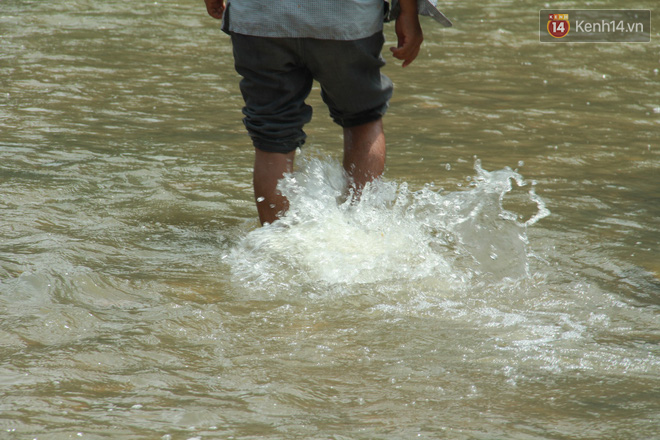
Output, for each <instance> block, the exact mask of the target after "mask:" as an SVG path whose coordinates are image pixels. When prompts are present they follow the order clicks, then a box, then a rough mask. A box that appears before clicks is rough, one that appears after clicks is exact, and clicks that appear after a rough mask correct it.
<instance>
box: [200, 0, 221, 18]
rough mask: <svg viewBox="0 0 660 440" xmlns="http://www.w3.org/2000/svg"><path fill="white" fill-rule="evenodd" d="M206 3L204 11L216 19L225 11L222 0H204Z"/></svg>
mask: <svg viewBox="0 0 660 440" xmlns="http://www.w3.org/2000/svg"><path fill="white" fill-rule="evenodd" d="M204 2H205V3H206V11H207V12H208V13H209V15H210V16H211V17H213V18H217V19H218V20H219V19H221V18H222V14H223V13H224V12H225V2H224V0H204Z"/></svg>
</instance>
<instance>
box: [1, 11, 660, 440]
mask: <svg viewBox="0 0 660 440" xmlns="http://www.w3.org/2000/svg"><path fill="white" fill-rule="evenodd" d="M654 5H656V4H655V2H654V1H652V0H647V1H640V2H637V3H636V4H635V7H636V8H648V9H651V8H652V7H653V6H654ZM549 6H550V5H549V4H541V3H538V2H532V1H505V0H498V1H488V2H476V1H472V0H470V1H463V2H446V3H445V4H444V5H443V10H444V11H445V13H446V14H447V15H448V16H449V17H450V18H451V19H452V20H453V21H454V27H453V28H451V29H445V28H442V27H439V26H436V25H435V24H434V23H433V22H432V21H430V20H429V19H426V18H425V19H424V20H423V22H422V24H423V26H424V29H425V34H426V41H425V43H424V46H423V49H422V52H421V54H420V57H419V58H418V59H417V60H416V61H415V63H413V65H411V66H409V67H407V68H405V69H401V68H400V66H399V62H396V60H394V59H392V58H391V56H390V55H389V51H388V50H387V48H388V47H389V46H391V45H392V44H393V42H394V30H393V25H392V24H388V25H387V28H386V35H387V40H388V42H387V43H386V49H385V51H384V55H385V57H386V58H387V60H388V65H387V66H386V68H385V72H386V73H387V74H388V75H389V76H390V77H391V78H392V79H393V81H394V83H395V87H396V92H395V96H394V98H393V100H392V103H391V108H390V110H389V113H388V115H387V116H386V119H385V127H386V133H387V142H388V164H387V171H386V175H385V177H384V179H383V180H382V181H380V182H378V183H376V184H374V185H373V186H370V187H368V188H367V189H366V190H365V193H364V194H363V196H362V198H361V199H360V201H359V202H352V200H351V198H350V197H349V198H347V197H346V182H345V178H344V176H343V174H342V172H341V169H340V166H339V161H340V149H341V138H340V133H339V130H338V128H337V127H336V126H334V125H333V124H332V122H330V121H329V118H328V117H327V111H326V109H325V108H324V107H323V104H322V102H321V100H320V98H319V96H318V88H315V90H314V91H313V93H312V96H310V98H309V102H310V103H311V104H312V105H313V106H314V108H315V117H314V120H313V121H312V123H310V124H309V125H308V127H307V132H308V134H309V140H308V143H307V145H306V146H305V147H304V149H303V152H302V153H301V154H300V155H299V158H298V160H297V163H296V169H295V172H294V174H293V175H291V176H288V177H287V178H286V179H285V180H284V181H283V182H282V191H284V192H285V193H286V194H287V195H288V196H289V198H290V200H291V202H292V203H291V204H292V208H291V211H290V212H289V214H288V215H287V216H286V217H285V218H284V219H283V220H282V221H281V222H279V224H278V223H276V224H274V225H271V226H269V227H266V228H258V227H257V220H256V210H255V208H254V205H253V201H252V192H251V162H252V157H253V151H252V147H251V146H250V142H249V139H248V138H247V136H246V134H245V133H244V129H243V126H242V124H241V122H240V119H241V112H240V108H241V98H240V94H239V92H238V86H237V83H238V77H237V75H236V74H235V73H234V71H233V68H232V59H231V48H230V45H229V41H228V39H227V37H226V36H225V35H224V34H223V33H222V32H221V31H220V30H219V23H218V22H217V21H215V20H213V19H211V18H210V17H208V16H207V15H206V11H205V8H204V5H203V2H201V1H186V0H184V1H174V0H164V1H161V0H159V1H148V2H147V1H138V2H122V1H117V0H108V1H104V2H96V1H87V0H66V1H65V0H55V1H52V2H43V1H36V0H32V1H30V0H1V1H0V30H1V31H0V130H1V131H0V438H3V439H4V438H7V439H32V438H39V439H68V438H83V439H85V438H86V439H103V438H131V439H212V438H241V439H252V438H253V439H257V438H269V439H311V438H314V439H408V438H429V439H437V438H447V439H495V438H497V439H504V438H506V439H605V438H610V439H651V438H660V428H659V426H660V259H659V255H660V244H659V238H660V223H659V222H660V154H659V150H658V148H659V147H660V142H659V141H660V136H659V132H660V87H659V86H658V82H659V80H660V73H659V69H660V50H659V47H658V43H657V42H658V41H660V35H659V34H658V32H657V31H655V30H654V31H653V32H652V42H651V43H647V44H641V43H638V44H634V43H610V44H552V43H551V44H542V43H539V35H538V29H537V28H538V10H539V9H541V8H547V7H549ZM552 6H553V7H570V6H575V5H574V4H572V3H571V2H560V3H557V4H555V3H553V4H552ZM656 6H657V5H656ZM584 7H588V8H594V9H595V8H611V9H619V8H625V7H630V4H629V2H625V1H623V0H611V1H606V0H603V1H590V2H587V3H586V4H585V5H584Z"/></svg>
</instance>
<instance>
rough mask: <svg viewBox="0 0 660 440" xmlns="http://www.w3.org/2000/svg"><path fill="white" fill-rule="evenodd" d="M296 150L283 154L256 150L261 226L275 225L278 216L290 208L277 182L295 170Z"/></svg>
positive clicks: (256, 181) (256, 194) (255, 172)
mask: <svg viewBox="0 0 660 440" xmlns="http://www.w3.org/2000/svg"><path fill="white" fill-rule="evenodd" d="M295 155H296V152H295V150H294V151H292V152H290V153H287V154H283V153H267V152H265V151H261V150H259V149H258V148H255V156H254V175H253V178H254V198H255V200H256V202H257V211H258V212H259V220H260V221H261V224H262V225H263V224H264V223H273V222H274V221H275V220H277V219H278V214H280V213H282V212H284V211H286V210H287V209H288V208H289V202H288V200H287V199H286V197H284V196H283V195H282V194H280V192H279V191H277V182H278V180H280V179H281V178H282V176H283V175H284V173H290V172H291V171H292V170H293V159H294V157H295Z"/></svg>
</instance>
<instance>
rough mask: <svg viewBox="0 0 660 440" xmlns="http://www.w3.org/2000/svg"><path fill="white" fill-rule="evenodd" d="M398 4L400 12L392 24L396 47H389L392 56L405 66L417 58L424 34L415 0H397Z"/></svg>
mask: <svg viewBox="0 0 660 440" xmlns="http://www.w3.org/2000/svg"><path fill="white" fill-rule="evenodd" d="M399 5H400V6H401V13H400V14H399V16H398V18H397V19H396V25H395V26H394V29H395V31H396V36H397V40H398V41H397V47H391V48H390V50H391V51H392V54H393V55H394V58H397V59H400V60H403V65H402V67H406V66H408V65H409V64H410V63H412V62H413V61H414V60H415V58H417V55H418V54H419V48H420V47H421V45H422V41H424V34H423V33H422V27H421V25H420V24H419V16H418V15H417V0H399Z"/></svg>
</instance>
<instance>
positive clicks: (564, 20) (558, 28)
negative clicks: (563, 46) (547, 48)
mask: <svg viewBox="0 0 660 440" xmlns="http://www.w3.org/2000/svg"><path fill="white" fill-rule="evenodd" d="M570 30H571V24H570V23H569V22H568V14H550V16H549V17H548V33H549V34H550V35H552V36H553V37H555V38H563V37H565V36H566V35H568V31H570Z"/></svg>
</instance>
